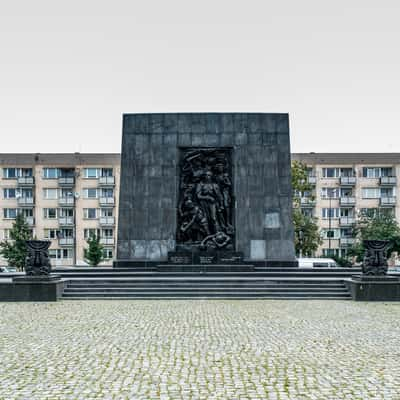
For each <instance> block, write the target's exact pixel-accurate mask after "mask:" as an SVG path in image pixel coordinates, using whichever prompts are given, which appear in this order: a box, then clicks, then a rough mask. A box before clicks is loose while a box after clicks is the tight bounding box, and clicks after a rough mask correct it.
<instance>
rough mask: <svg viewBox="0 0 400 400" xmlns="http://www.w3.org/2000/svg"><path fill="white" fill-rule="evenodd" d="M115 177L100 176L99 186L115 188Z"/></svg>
mask: <svg viewBox="0 0 400 400" xmlns="http://www.w3.org/2000/svg"><path fill="white" fill-rule="evenodd" d="M114 185H115V177H114V176H100V178H99V186H114Z"/></svg>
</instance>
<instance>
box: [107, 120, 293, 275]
mask: <svg viewBox="0 0 400 400" xmlns="http://www.w3.org/2000/svg"><path fill="white" fill-rule="evenodd" d="M120 187H121V190H120V201H119V220H118V243H117V261H115V263H114V266H115V267H134V266H139V265H140V266H144V265H158V264H162V263H164V264H165V263H170V264H171V263H172V264H230V263H232V264H234V263H251V264H253V265H262V266H271V267H273V266H282V267H286V266H297V262H296V260H295V252H294V244H293V226H292V193H291V168H290V141H289V119H288V115H287V114H263V113H172V114H125V115H124V116H123V136H122V151H121V183H120Z"/></svg>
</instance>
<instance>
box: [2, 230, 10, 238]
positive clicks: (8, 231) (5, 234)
mask: <svg viewBox="0 0 400 400" xmlns="http://www.w3.org/2000/svg"><path fill="white" fill-rule="evenodd" d="M10 231H11V229H4V230H3V239H4V240H9V239H10V238H11V236H10Z"/></svg>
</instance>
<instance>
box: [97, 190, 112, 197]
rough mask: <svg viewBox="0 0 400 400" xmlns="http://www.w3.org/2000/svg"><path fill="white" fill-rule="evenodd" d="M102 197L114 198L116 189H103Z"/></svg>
mask: <svg viewBox="0 0 400 400" xmlns="http://www.w3.org/2000/svg"><path fill="white" fill-rule="evenodd" d="M100 197H114V189H101V196H100Z"/></svg>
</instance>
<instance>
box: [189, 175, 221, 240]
mask: <svg viewBox="0 0 400 400" xmlns="http://www.w3.org/2000/svg"><path fill="white" fill-rule="evenodd" d="M212 178H213V174H212V172H211V171H207V172H206V174H205V177H204V180H203V181H201V182H200V183H199V184H198V185H197V188H196V196H197V200H198V201H199V205H200V207H201V208H202V210H203V211H204V213H205V214H206V216H207V220H208V225H209V227H210V228H211V229H210V230H211V231H212V232H213V233H216V232H218V231H220V230H221V227H220V223H219V222H218V218H217V213H218V212H221V210H222V204H223V198H222V195H221V192H220V190H219V186H218V185H217V184H216V183H214V182H213V179H212Z"/></svg>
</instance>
